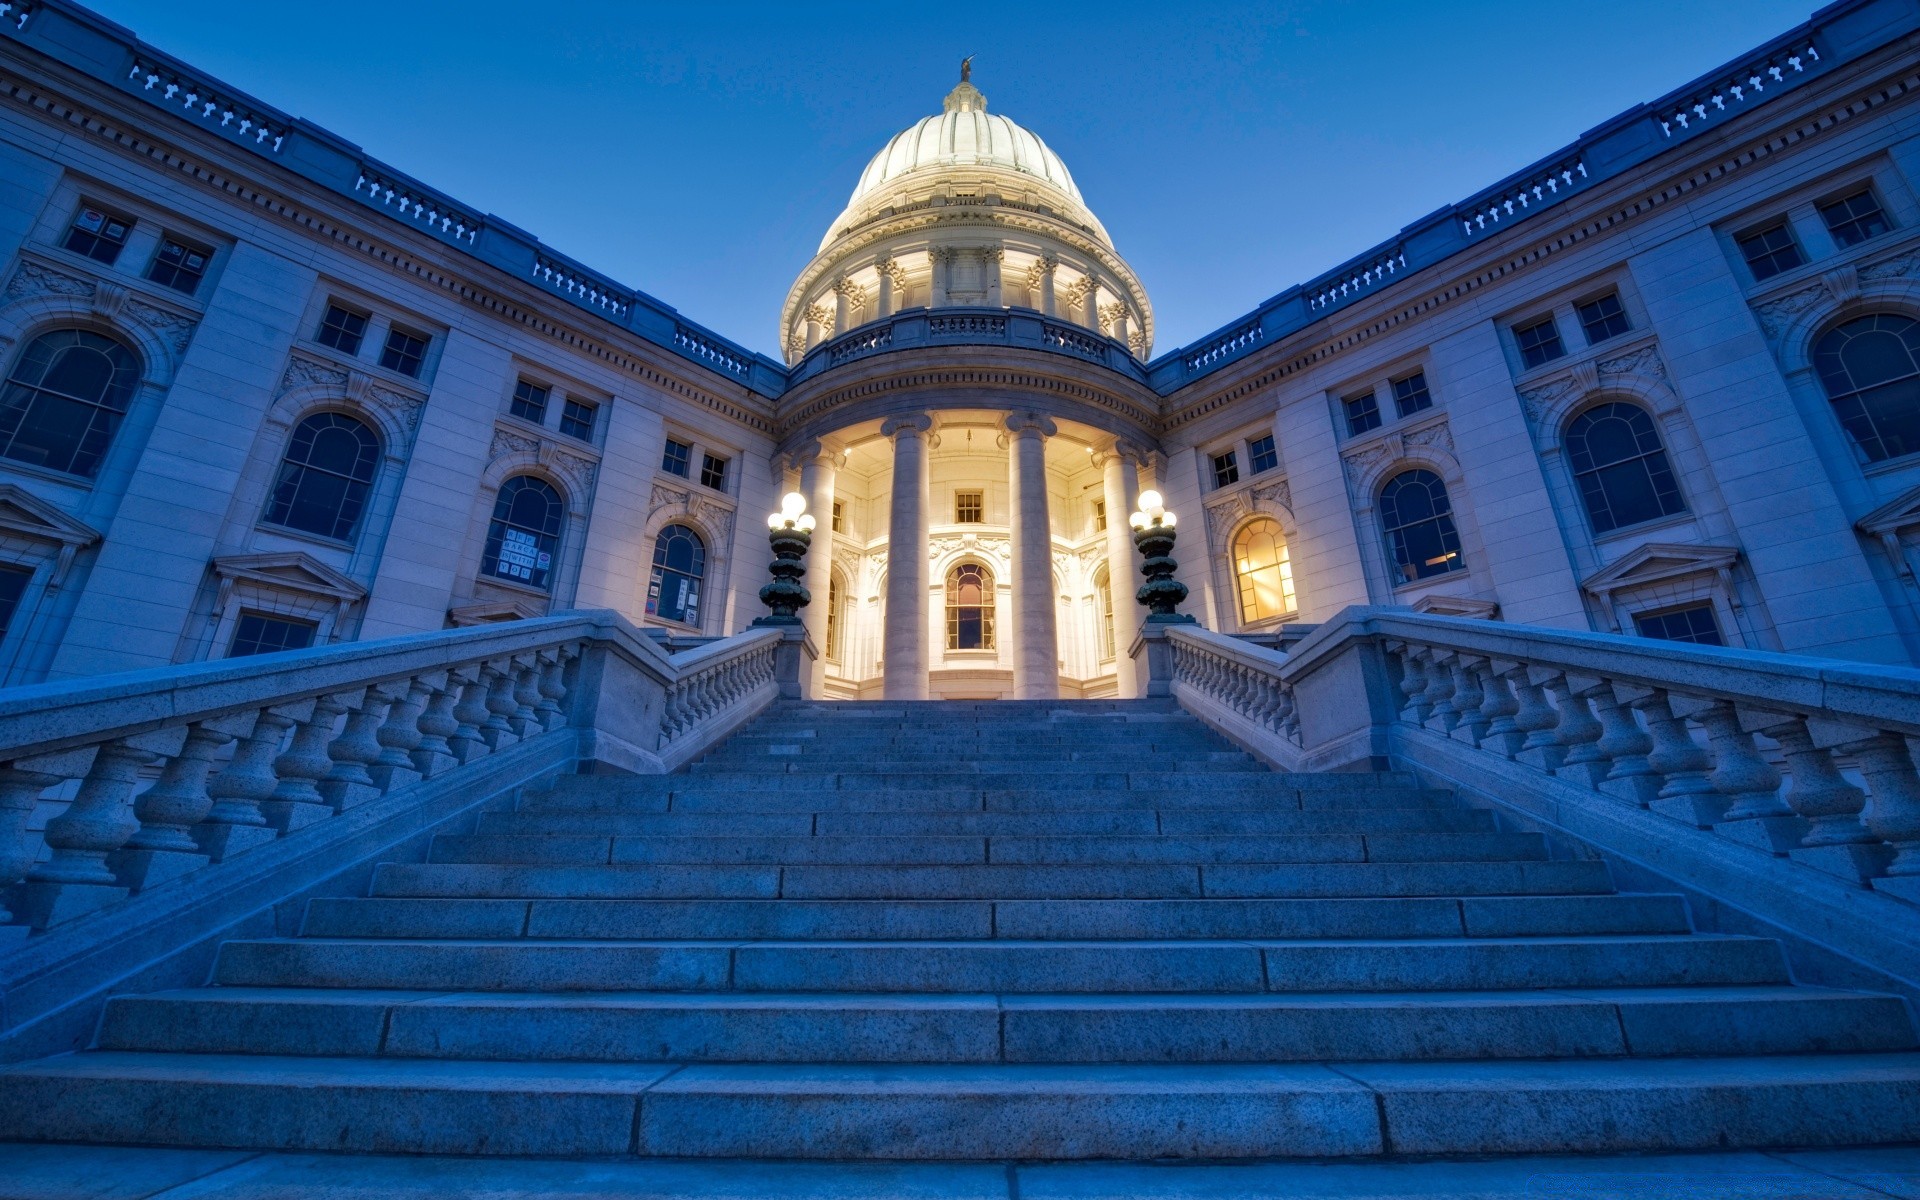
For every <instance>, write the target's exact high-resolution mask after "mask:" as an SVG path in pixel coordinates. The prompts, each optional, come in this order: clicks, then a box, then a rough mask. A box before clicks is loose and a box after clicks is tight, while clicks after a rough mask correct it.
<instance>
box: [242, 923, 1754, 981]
mask: <svg viewBox="0 0 1920 1200" xmlns="http://www.w3.org/2000/svg"><path fill="white" fill-rule="evenodd" d="M213 978H214V982H215V983H218V984H221V985H223V986H235V987H324V988H435V989H441V990H446V991H527V990H536V989H538V990H548V991H578V990H583V989H584V990H592V991H610V990H642V991H712V990H722V989H725V990H739V991H826V992H848V991H852V992H871V991H912V992H953V991H984V992H1054V991H1070V992H1260V991H1290V992H1301V991H1306V992H1315V991H1375V992H1378V991H1387V992H1395V991H1419V990H1444V991H1460V990H1484V989H1506V988H1577V987H1660V986H1680V985H1694V986H1700V985H1728V984H1771V983H1785V982H1787V976H1786V969H1785V964H1784V959H1783V957H1782V956H1781V953H1780V948H1779V946H1778V945H1777V944H1776V943H1774V942H1772V941H1769V940H1767V939H1764V938H1744V937H1736V936H1726V935H1692V936H1684V937H1671V936H1635V935H1629V936H1612V937H1573V938H1550V937H1539V938H1525V939H1517V938H1433V939H1400V940H1377V939H1340V940H1292V941H1277V940H1276V941H1264V940H1254V939H1247V940H1231V941H1229V940H1198V939H1181V940H1165V941H1133V940H1117V939H1114V940H1105V941H1068V940H1054V939H1047V940H1030V939H1014V938H1003V939H995V940H965V941H947V940H935V939H922V940H911V941H826V940H817V941H771V940H752V941H736V940H698V941H642V940H632V941H617V940H612V939H607V940H596V941H586V940H567V941H553V940H547V939H536V938H516V939H501V940H486V939H479V938H471V939H461V940H454V941H439V940H429V939H419V940H407V941H402V940H392V939H351V938H342V939H327V938H313V937H307V938H275V939H262V940H235V941H230V942H227V943H226V944H225V945H224V946H222V947H221V950H220V955H219V959H218V961H217V962H216V964H215V967H214V975H213Z"/></svg>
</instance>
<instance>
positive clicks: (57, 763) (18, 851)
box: [0, 749, 92, 947]
mask: <svg viewBox="0 0 1920 1200" xmlns="http://www.w3.org/2000/svg"><path fill="white" fill-rule="evenodd" d="M91 757H92V751H91V750H90V749H88V750H81V751H79V752H74V751H68V752H67V753H66V754H61V755H49V756H43V757H40V758H22V759H15V760H14V761H12V762H10V763H8V764H7V765H6V766H5V767H4V768H0V901H4V900H5V899H6V895H7V889H8V888H9V887H10V886H12V885H13V884H15V883H18V882H19V881H20V880H21V879H23V878H25V877H26V874H27V871H28V869H29V868H31V867H32V866H33V860H34V859H35V858H37V857H39V852H40V839H39V838H38V837H36V836H35V835H34V834H32V833H30V832H29V831H28V830H27V824H28V822H29V821H31V820H32V818H33V810H34V806H35V805H36V804H37V803H38V802H39V799H40V793H41V792H44V791H46V790H47V789H48V788H50V787H52V786H53V785H55V784H57V783H61V782H64V781H65V780H67V779H70V778H72V777H73V775H74V774H75V773H77V772H78V771H80V770H81V769H82V768H83V767H85V766H86V765H87V761H88V759H90V758H91ZM22 919H23V918H18V917H16V916H15V915H14V914H13V913H11V912H8V911H7V908H6V905H5V904H4V903H0V947H4V946H7V945H9V944H12V943H14V942H17V941H19V940H20V939H22V938H24V937H26V935H27V931H28V928H29V926H28V925H23V924H13V922H15V921H17V920H22Z"/></svg>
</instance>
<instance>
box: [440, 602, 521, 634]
mask: <svg viewBox="0 0 1920 1200" xmlns="http://www.w3.org/2000/svg"><path fill="white" fill-rule="evenodd" d="M544 612H545V610H544V609H542V608H541V607H540V606H539V605H536V604H533V603H531V602H529V601H526V600H485V601H482V602H480V603H478V604H463V605H461V606H460V607H458V608H450V609H448V610H447V620H448V621H449V622H451V623H452V625H453V627H454V628H456V629H464V628H466V627H467V626H469V625H493V624H497V623H498V622H501V621H526V620H531V619H532V618H534V617H538V616H542V615H544Z"/></svg>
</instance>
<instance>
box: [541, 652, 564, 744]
mask: <svg viewBox="0 0 1920 1200" xmlns="http://www.w3.org/2000/svg"><path fill="white" fill-rule="evenodd" d="M540 662H541V668H540V708H539V710H538V711H539V713H540V727H541V728H542V729H544V730H546V731H547V732H549V733H551V732H553V731H554V730H556V729H558V728H560V727H561V726H562V725H564V724H566V723H567V714H566V712H565V711H564V710H563V709H562V708H561V707H560V701H561V699H562V698H564V697H565V696H566V694H567V685H566V684H565V683H564V682H562V681H561V676H562V675H563V674H564V673H565V672H566V669H567V648H566V647H562V648H561V649H559V650H543V651H541V654H540Z"/></svg>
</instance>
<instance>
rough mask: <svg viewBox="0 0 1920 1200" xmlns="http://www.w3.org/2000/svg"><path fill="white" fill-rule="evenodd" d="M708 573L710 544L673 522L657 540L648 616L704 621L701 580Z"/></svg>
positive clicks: (671, 619)
mask: <svg viewBox="0 0 1920 1200" xmlns="http://www.w3.org/2000/svg"><path fill="white" fill-rule="evenodd" d="M706 574H707V544H706V543H705V542H703V541H701V540H700V535H699V534H697V533H695V532H694V531H693V530H691V529H688V528H687V527H686V526H685V525H669V526H667V527H666V528H665V529H662V530H661V531H660V536H659V537H657V538H655V539H654V541H653V578H652V580H651V581H649V582H648V584H647V615H648V616H650V617H660V618H662V619H663V620H667V621H679V622H681V623H683V624H687V625H698V624H699V623H700V581H701V580H702V579H704V578H706Z"/></svg>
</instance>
